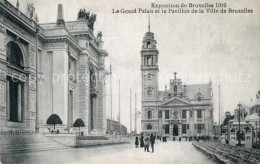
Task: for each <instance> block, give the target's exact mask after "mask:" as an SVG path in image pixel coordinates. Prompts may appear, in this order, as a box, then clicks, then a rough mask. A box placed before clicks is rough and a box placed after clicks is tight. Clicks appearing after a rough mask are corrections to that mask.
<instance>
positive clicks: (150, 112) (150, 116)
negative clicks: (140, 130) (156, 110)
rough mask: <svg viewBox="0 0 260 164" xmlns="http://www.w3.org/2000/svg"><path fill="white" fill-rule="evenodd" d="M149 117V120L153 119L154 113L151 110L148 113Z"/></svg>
mask: <svg viewBox="0 0 260 164" xmlns="http://www.w3.org/2000/svg"><path fill="white" fill-rule="evenodd" d="M147 115H148V116H147V117H148V119H152V111H150V110H149V111H148V113H147Z"/></svg>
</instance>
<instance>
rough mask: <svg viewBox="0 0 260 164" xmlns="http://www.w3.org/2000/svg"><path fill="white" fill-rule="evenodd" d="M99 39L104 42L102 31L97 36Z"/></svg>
mask: <svg viewBox="0 0 260 164" xmlns="http://www.w3.org/2000/svg"><path fill="white" fill-rule="evenodd" d="M97 39H100V40H102V32H101V31H99V32H98V34H97Z"/></svg>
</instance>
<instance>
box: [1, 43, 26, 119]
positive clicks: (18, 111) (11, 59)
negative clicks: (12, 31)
mask: <svg viewBox="0 0 260 164" xmlns="http://www.w3.org/2000/svg"><path fill="white" fill-rule="evenodd" d="M6 56H7V57H6V60H7V69H8V70H9V71H7V82H6V83H7V84H6V86H7V87H6V89H7V120H8V121H11V122H23V121H24V118H23V117H24V82H25V80H24V77H26V74H25V73H24V71H23V66H24V62H23V61H24V60H23V54H22V51H21V49H20V47H19V45H18V44H17V43H15V42H13V41H10V42H9V43H8V44H7V45H6ZM12 71H15V72H17V75H14V74H9V72H12Z"/></svg>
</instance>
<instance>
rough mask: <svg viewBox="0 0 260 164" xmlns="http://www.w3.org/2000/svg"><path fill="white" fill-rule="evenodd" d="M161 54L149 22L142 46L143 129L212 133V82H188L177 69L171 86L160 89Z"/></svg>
mask: <svg viewBox="0 0 260 164" xmlns="http://www.w3.org/2000/svg"><path fill="white" fill-rule="evenodd" d="M158 54H159V51H158V50H157V48H156V40H155V38H154V33H152V32H150V25H149V31H148V32H147V33H145V36H144V38H143V43H142V49H141V60H142V62H141V72H142V103H141V104H142V119H141V128H142V132H143V133H154V134H157V135H159V136H167V137H173V136H176V137H186V138H187V137H190V136H192V137H193V136H206V135H212V128H213V94H212V83H211V82H209V83H207V84H192V85H185V84H183V83H182V80H181V79H179V78H177V73H174V75H173V79H171V80H170V83H169V87H168V88H167V86H165V90H164V91H159V90H158V86H159V84H158V78H159V76H158V73H159V68H158ZM169 65H171V64H170V63H169Z"/></svg>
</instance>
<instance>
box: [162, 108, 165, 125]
mask: <svg viewBox="0 0 260 164" xmlns="http://www.w3.org/2000/svg"><path fill="white" fill-rule="evenodd" d="M164 120H165V111H164V110H162V124H164Z"/></svg>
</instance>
